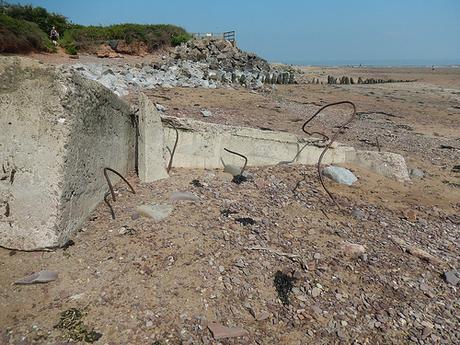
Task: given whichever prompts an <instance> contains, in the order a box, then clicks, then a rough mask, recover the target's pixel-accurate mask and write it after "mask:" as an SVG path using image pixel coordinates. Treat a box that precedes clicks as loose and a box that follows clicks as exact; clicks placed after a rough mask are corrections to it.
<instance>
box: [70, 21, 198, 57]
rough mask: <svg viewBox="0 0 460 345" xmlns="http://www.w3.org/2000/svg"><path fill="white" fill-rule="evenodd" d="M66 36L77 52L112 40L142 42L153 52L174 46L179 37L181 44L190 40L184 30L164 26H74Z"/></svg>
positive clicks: (172, 26)
mask: <svg viewBox="0 0 460 345" xmlns="http://www.w3.org/2000/svg"><path fill="white" fill-rule="evenodd" d="M66 34H68V35H69V39H70V38H71V40H72V41H73V42H74V45H75V47H76V48H77V49H79V50H80V49H81V50H88V49H91V48H92V47H93V46H94V45H99V44H101V43H107V42H109V41H113V40H124V41H126V43H128V44H129V43H132V42H136V41H138V42H143V43H145V44H146V45H147V47H148V49H149V50H150V51H153V50H155V49H158V48H159V47H162V46H165V45H174V43H173V40H174V39H175V38H177V37H180V39H181V40H182V41H183V42H185V41H187V40H188V39H190V35H189V34H187V32H186V31H185V30H184V29H182V28H180V27H178V26H174V25H164V24H160V25H141V24H116V25H110V26H82V25H74V26H73V27H72V28H70V29H68V30H67V31H66ZM69 42H70V41H69Z"/></svg>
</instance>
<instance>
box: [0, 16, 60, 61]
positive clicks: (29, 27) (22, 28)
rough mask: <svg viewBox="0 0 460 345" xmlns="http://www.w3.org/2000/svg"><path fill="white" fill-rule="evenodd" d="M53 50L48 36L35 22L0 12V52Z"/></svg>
mask: <svg viewBox="0 0 460 345" xmlns="http://www.w3.org/2000/svg"><path fill="white" fill-rule="evenodd" d="M32 51H47V52H52V51H55V47H54V46H53V44H52V43H51V41H50V40H49V38H48V36H47V35H46V34H45V33H44V32H43V31H42V30H40V28H39V27H38V25H37V24H35V23H31V22H28V21H25V20H21V19H14V18H12V17H10V16H7V15H5V14H1V13H0V53H30V52H32Z"/></svg>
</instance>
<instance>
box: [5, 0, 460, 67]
mask: <svg viewBox="0 0 460 345" xmlns="http://www.w3.org/2000/svg"><path fill="white" fill-rule="evenodd" d="M11 2H15V1H11ZM16 2H20V3H22V4H32V5H37V6H42V7H45V8H46V9H48V10H51V11H54V12H58V13H61V14H64V15H65V16H67V17H68V18H70V19H71V20H72V21H73V22H75V23H79V24H85V25H89V24H94V25H97V24H102V25H107V24H115V23H126V22H136V23H152V24H157V23H164V24H176V25H180V26H182V27H184V28H185V29H187V30H188V31H189V32H222V31H227V30H236V31H237V40H238V45H239V46H240V47H241V48H242V49H244V50H248V51H253V52H256V53H257V54H259V55H261V56H263V57H265V58H266V59H268V60H270V61H281V62H286V63H304V64H308V63H312V64H318V63H324V64H328V63H376V64H379V63H389V64H391V63H393V64H398V63H402V64H404V63H405V62H410V63H420V64H425V63H426V64H431V63H434V64H443V63H449V64H452V63H458V64H460V0H315V1H313V0H305V1H302V0H284V1H275V0H252V1H250V0H233V1H231V0H227V1H218V0H188V1H187V0H163V1H155V0H130V1H125V0H110V1H109V0H99V1H96V0H75V1H70V0H66V1H63V0H29V1H16Z"/></svg>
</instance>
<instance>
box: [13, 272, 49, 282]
mask: <svg viewBox="0 0 460 345" xmlns="http://www.w3.org/2000/svg"><path fill="white" fill-rule="evenodd" d="M57 277H58V274H57V272H54V271H40V272H37V273H34V274H31V275H29V276H27V277H24V278H22V279H19V280H16V281H15V282H14V283H15V284H17V285H29V284H43V283H48V282H52V281H54V280H56V279H57Z"/></svg>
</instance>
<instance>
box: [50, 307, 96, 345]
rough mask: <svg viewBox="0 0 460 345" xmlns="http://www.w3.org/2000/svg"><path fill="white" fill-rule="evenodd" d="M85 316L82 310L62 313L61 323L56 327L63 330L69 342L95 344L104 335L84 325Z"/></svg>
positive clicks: (69, 310)
mask: <svg viewBox="0 0 460 345" xmlns="http://www.w3.org/2000/svg"><path fill="white" fill-rule="evenodd" d="M83 316H84V314H83V313H82V312H81V311H80V310H78V309H76V308H70V309H68V310H66V311H63V312H62V313H61V317H60V319H59V322H58V324H57V325H56V326H54V327H55V328H58V329H62V330H63V332H64V336H65V337H66V338H67V339H68V340H74V341H85V342H87V343H94V342H95V341H97V340H99V339H100V338H101V337H102V334H101V333H98V332H96V331H94V329H92V330H88V328H87V327H86V325H85V324H84V323H83V320H82V318H83Z"/></svg>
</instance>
